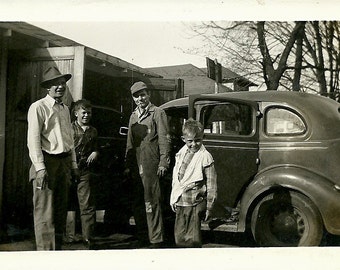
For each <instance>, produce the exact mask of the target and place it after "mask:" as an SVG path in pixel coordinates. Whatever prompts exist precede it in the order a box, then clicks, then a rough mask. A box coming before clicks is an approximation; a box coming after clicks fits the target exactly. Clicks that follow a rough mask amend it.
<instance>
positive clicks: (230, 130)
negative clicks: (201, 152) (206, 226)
mask: <svg viewBox="0 0 340 270" xmlns="http://www.w3.org/2000/svg"><path fill="white" fill-rule="evenodd" d="M259 116H260V113H259V110H258V104H257V103H256V102H252V101H244V100H239V99H231V98H227V97H217V96H193V97H191V98H190V99H189V117H193V118H196V119H197V120H199V121H200V122H201V123H202V124H203V126H204V145H205V147H206V148H207V150H208V151H209V152H210V153H211V154H212V156H213V158H214V162H215V168H216V171H217V191H218V192H217V193H218V199H217V203H216V206H222V207H223V208H226V207H233V208H234V207H236V206H237V202H238V200H239V196H240V194H241V193H242V191H243V190H244V189H245V188H246V186H247V184H248V183H249V182H250V181H251V179H252V178H253V176H254V175H255V174H256V173H257V171H258V163H259V159H258V150H259V149H258V148H259V146H258V145H259V144H258V138H259V130H258V119H259Z"/></svg>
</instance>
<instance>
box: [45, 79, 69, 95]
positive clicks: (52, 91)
mask: <svg viewBox="0 0 340 270" xmlns="http://www.w3.org/2000/svg"><path fill="white" fill-rule="evenodd" d="M47 91H48V94H49V95H50V96H51V97H52V98H54V99H56V100H61V98H62V97H63V96H64V94H65V91H66V80H65V78H64V77H62V78H58V79H55V80H53V81H51V82H50V87H49V89H48V90H47Z"/></svg>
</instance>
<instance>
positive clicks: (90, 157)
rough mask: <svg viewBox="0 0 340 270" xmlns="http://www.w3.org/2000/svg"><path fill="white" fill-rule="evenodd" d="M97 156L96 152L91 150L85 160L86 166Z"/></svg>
mask: <svg viewBox="0 0 340 270" xmlns="http://www.w3.org/2000/svg"><path fill="white" fill-rule="evenodd" d="M97 158H98V152H92V153H91V155H89V157H88V158H87V160H86V163H87V166H88V165H90V164H91V163H92V162H93V161H95V160H97Z"/></svg>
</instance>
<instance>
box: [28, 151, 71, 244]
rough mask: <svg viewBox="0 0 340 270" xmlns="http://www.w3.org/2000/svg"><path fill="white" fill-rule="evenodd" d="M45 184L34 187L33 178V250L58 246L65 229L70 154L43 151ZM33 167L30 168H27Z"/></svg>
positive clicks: (69, 177)
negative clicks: (34, 245) (41, 188)
mask: <svg viewBox="0 0 340 270" xmlns="http://www.w3.org/2000/svg"><path fill="white" fill-rule="evenodd" d="M44 160H45V166H46V171H47V174H48V186H47V188H45V189H44V190H39V189H37V188H36V187H37V184H36V181H35V180H34V178H33V208H34V209H33V216H34V231H35V239H36V246H37V250H55V249H61V245H62V238H63V234H64V232H65V225H66V215H67V204H68V190H69V185H70V179H71V174H70V172H71V164H72V163H71V156H67V157H59V156H54V155H47V154H44ZM32 170H33V171H34V168H31V171H32Z"/></svg>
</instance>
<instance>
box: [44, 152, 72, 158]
mask: <svg viewBox="0 0 340 270" xmlns="http://www.w3.org/2000/svg"><path fill="white" fill-rule="evenodd" d="M42 152H43V154H44V155H46V156H48V157H54V158H66V157H69V156H71V151H68V152H63V153H60V154H49V153H47V152H45V151H42Z"/></svg>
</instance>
